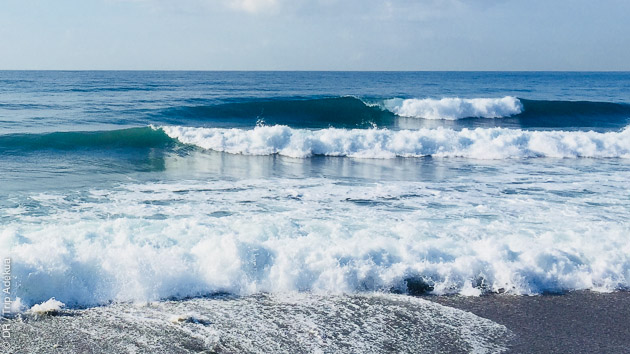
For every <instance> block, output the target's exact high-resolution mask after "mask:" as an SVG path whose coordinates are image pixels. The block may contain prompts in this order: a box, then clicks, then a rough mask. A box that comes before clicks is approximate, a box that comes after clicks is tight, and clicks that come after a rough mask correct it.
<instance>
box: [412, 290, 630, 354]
mask: <svg viewBox="0 0 630 354" xmlns="http://www.w3.org/2000/svg"><path fill="white" fill-rule="evenodd" d="M424 298H425V299H427V300H431V301H435V302H437V303H439V304H442V305H446V306H449V307H454V308H458V309H461V310H465V311H469V312H472V313H474V314H476V315H477V316H480V317H483V318H487V319H489V320H492V321H494V322H496V323H499V324H502V325H504V326H506V327H507V328H508V329H509V330H511V331H512V332H513V333H514V334H515V336H514V337H513V339H512V341H511V342H510V344H509V348H510V350H509V352H514V353H630V322H629V320H628V319H629V318H630V292H621V291H620V292H614V293H596V292H590V291H576V292H570V293H567V294H563V295H539V296H509V295H490V296H481V297H461V296H440V297H437V296H434V297H424Z"/></svg>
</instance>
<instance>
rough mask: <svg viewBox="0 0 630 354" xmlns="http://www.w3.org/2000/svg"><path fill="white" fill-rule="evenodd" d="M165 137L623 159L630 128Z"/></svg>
mask: <svg viewBox="0 0 630 354" xmlns="http://www.w3.org/2000/svg"><path fill="white" fill-rule="evenodd" d="M156 129H162V130H163V131H164V132H165V133H166V134H168V136H170V137H171V138H174V139H177V140H179V141H180V142H182V143H184V144H191V145H196V146H198V147H201V148H203V149H208V150H214V151H222V152H228V153H232V154H245V155H271V154H279V155H284V156H289V157H296V158H305V157H309V156H313V155H325V156H348V157H357V158H394V157H422V156H434V157H466V158H473V159H507V158H533V157H553V158H577V157H590V158H614V157H618V158H628V157H630V127H627V128H626V129H624V130H623V131H620V132H607V133H598V132H593V131H588V132H585V131H528V130H520V129H506V128H477V129H473V130H470V129H463V130H459V131H458V130H453V129H446V128H437V129H419V130H399V131H394V130H388V129H350V130H348V129H336V128H329V129H321V130H307V129H293V128H290V127H287V126H280V125H276V126H260V127H256V128H255V129H251V130H247V129H222V128H194V127H182V126H164V127H160V128H156Z"/></svg>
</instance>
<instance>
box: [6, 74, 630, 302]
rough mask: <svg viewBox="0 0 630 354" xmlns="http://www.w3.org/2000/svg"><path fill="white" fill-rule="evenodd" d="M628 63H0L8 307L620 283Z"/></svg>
mask: <svg viewBox="0 0 630 354" xmlns="http://www.w3.org/2000/svg"><path fill="white" fill-rule="evenodd" d="M629 92H630V73H625V72H623V73H566V72H558V73H554V72H541V73H536V72H523V73H521V72H100V71H99V72H38V71H25V72H21V71H3V72H0V186H1V187H0V256H1V257H3V258H4V257H10V258H11V259H12V277H13V280H14V281H13V286H12V288H11V292H12V297H13V298H14V299H16V301H15V303H14V304H15V307H16V311H19V310H23V309H27V308H29V307H31V306H33V305H35V304H38V303H41V302H44V301H46V300H48V299H50V298H53V297H54V298H55V299H57V300H58V301H61V302H63V303H65V304H66V305H67V306H70V307H72V306H75V307H83V306H94V305H101V304H108V303H111V302H117V301H123V302H124V301H150V300H160V299H173V298H174V299H180V298H186V297H191V296H203V295H208V294H212V293H217V292H225V293H230V294H238V295H243V294H255V293H260V292H269V293H287V292H293V291H299V292H321V293H324V294H329V293H356V292H396V293H400V292H402V293H411V294H417V293H425V292H427V293H433V294H438V295H439V294H452V293H460V294H464V295H479V294H483V293H486V292H508V293H513V294H518V295H521V294H538V293H544V292H562V291H570V290H577V289H589V290H597V291H614V290H621V289H627V288H628V287H629V286H630V243H628V242H627V236H628V235H630V224H629V223H628V221H627V220H628V219H629V218H630V188H628V185H629V181H630V179H629V176H630V159H629V158H630V96H629V95H628V93H629Z"/></svg>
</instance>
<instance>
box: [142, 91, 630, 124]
mask: <svg viewBox="0 0 630 354" xmlns="http://www.w3.org/2000/svg"><path fill="white" fill-rule="evenodd" d="M397 117H406V118H416V119H418V123H421V121H423V120H424V121H427V120H430V121H432V122H431V124H433V123H436V121H448V123H449V124H458V125H462V127H465V126H468V127H471V126H481V127H491V126H507V127H523V128H535V127H552V128H580V127H587V128H595V127H601V128H613V129H619V128H623V127H625V126H626V125H628V124H629V123H630V105H628V104H623V103H612V102H587V101H545V100H527V99H523V98H516V97H512V96H506V97H503V98H442V99H433V98H407V99H403V98H391V99H369V98H364V99H359V98H356V97H350V96H346V97H321V98H309V99H304V98H278V99H272V100H250V99H244V100H243V101H238V102H229V103H220V104H210V105H197V106H179V107H170V108H167V109H162V110H159V111H156V112H153V113H152V121H153V122H157V123H158V124H168V125H182V123H183V122H195V121H202V122H212V123H213V124H214V125H216V126H220V127H251V126H253V125H254V124H256V123H257V122H264V123H265V124H267V125H287V126H290V127H294V128H329V127H335V128H369V127H371V126H373V125H376V126H378V127H390V126H395V125H396V124H395V122H396V120H397ZM489 118H500V119H489ZM186 125H195V124H194V123H192V124H186Z"/></svg>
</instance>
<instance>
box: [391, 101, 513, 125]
mask: <svg viewBox="0 0 630 354" xmlns="http://www.w3.org/2000/svg"><path fill="white" fill-rule="evenodd" d="M384 107H385V109H387V110H388V111H390V112H392V113H394V114H396V115H398V116H402V117H411V118H424V119H445V120H456V119H462V118H503V117H510V116H513V115H517V114H520V113H521V112H523V105H522V104H521V101H520V100H519V99H518V98H516V97H512V96H505V97H503V98H470V99H469V98H442V99H439V100H438V99H432V98H424V99H417V98H410V99H402V98H393V99H389V100H385V102H384Z"/></svg>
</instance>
